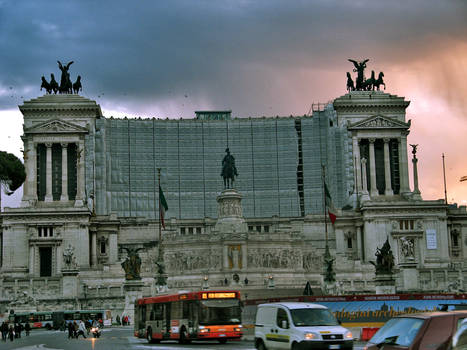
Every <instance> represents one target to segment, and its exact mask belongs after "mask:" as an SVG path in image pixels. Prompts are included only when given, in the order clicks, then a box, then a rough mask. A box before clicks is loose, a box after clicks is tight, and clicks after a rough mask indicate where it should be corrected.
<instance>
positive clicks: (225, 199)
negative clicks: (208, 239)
mask: <svg viewBox="0 0 467 350" xmlns="http://www.w3.org/2000/svg"><path fill="white" fill-rule="evenodd" d="M217 202H218V203H219V207H218V216H217V217H218V219H217V223H216V226H215V230H216V231H219V232H229V233H234V232H237V233H239V232H241V233H244V232H248V225H247V223H246V222H245V219H244V218H243V210H242V195H241V194H240V193H239V192H238V191H237V190H235V189H233V188H229V189H226V190H224V191H222V193H221V194H220V195H219V196H217Z"/></svg>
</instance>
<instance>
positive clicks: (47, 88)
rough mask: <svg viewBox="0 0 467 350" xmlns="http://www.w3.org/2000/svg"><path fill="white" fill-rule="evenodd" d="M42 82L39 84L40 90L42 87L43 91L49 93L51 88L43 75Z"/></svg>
mask: <svg viewBox="0 0 467 350" xmlns="http://www.w3.org/2000/svg"><path fill="white" fill-rule="evenodd" d="M41 81H42V84H41V91H42V89H45V92H46V93H48V94H50V93H52V88H51V87H50V83H49V82H48V81H47V80H46V79H45V77H44V76H42V78H41Z"/></svg>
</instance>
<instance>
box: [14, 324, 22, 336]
mask: <svg viewBox="0 0 467 350" xmlns="http://www.w3.org/2000/svg"><path fill="white" fill-rule="evenodd" d="M22 328H23V325H22V324H21V323H19V322H18V323H17V324H16V325H15V338H21V330H22Z"/></svg>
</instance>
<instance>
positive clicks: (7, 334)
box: [0, 321, 31, 342]
mask: <svg viewBox="0 0 467 350" xmlns="http://www.w3.org/2000/svg"><path fill="white" fill-rule="evenodd" d="M23 330H24V331H25V333H26V336H28V335H29V332H30V331H31V325H30V324H29V322H26V324H25V325H24V326H23V325H22V324H21V323H10V322H8V321H3V323H2V325H1V326H0V331H1V332H2V341H5V342H6V341H7V340H8V339H10V341H13V340H14V339H15V338H21V332H22V331H23Z"/></svg>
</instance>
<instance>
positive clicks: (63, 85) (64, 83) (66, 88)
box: [57, 61, 73, 94]
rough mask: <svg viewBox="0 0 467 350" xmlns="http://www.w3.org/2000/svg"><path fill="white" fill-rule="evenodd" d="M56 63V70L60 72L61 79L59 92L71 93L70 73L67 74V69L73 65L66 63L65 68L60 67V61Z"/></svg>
mask: <svg viewBox="0 0 467 350" xmlns="http://www.w3.org/2000/svg"><path fill="white" fill-rule="evenodd" d="M57 62H58V68H60V70H61V71H62V78H61V79H60V88H59V92H60V93H61V94H70V93H72V88H73V85H72V83H71V80H70V73H68V69H69V68H70V66H71V65H72V64H73V61H70V62H68V63H67V64H66V65H65V66H64V65H62V63H61V62H60V61H57Z"/></svg>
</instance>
